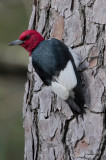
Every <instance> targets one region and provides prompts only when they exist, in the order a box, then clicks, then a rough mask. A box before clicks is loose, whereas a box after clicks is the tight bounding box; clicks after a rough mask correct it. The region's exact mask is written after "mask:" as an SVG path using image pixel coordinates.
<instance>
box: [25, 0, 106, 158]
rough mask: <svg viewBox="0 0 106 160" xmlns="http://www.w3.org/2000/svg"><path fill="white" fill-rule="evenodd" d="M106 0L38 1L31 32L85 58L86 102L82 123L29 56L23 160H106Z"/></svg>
mask: <svg viewBox="0 0 106 160" xmlns="http://www.w3.org/2000/svg"><path fill="white" fill-rule="evenodd" d="M105 6H106V1H105V0H34V1H33V11H32V15H31V18H30V22H29V27H28V29H31V28H33V29H35V30H37V31H38V32H40V33H41V34H42V35H43V36H44V37H45V39H48V38H51V37H55V38H57V39H59V40H61V41H62V42H64V43H65V44H66V45H67V46H70V47H72V48H73V50H74V51H75V52H76V53H77V54H79V55H81V57H82V63H81V64H80V68H79V71H80V72H81V73H82V74H83V79H82V84H83V89H84V95H85V99H86V114H85V115H84V120H82V119H81V118H80V117H79V124H78V123H77V121H76V119H75V118H73V114H72V112H71V110H70V108H69V106H68V105H67V104H66V103H65V102H64V101H63V100H61V99H60V98H58V97H57V96H56V95H55V94H54V93H52V92H51V90H50V89H49V88H48V87H47V86H44V84H43V82H42V81H41V80H40V78H39V76H38V75H37V74H36V73H35V71H34V69H33V67H32V64H31V58H29V65H28V80H27V83H26V85H25V95H24V106H23V117H24V128H25V155H24V159H25V160H105V159H106V49H105V44H106V33H105V29H106V12H105V10H106V8H105Z"/></svg>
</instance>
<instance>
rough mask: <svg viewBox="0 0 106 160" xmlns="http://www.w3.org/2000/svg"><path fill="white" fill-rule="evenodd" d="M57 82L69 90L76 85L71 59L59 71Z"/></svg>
mask: <svg viewBox="0 0 106 160" xmlns="http://www.w3.org/2000/svg"><path fill="white" fill-rule="evenodd" d="M57 82H58V83H60V84H62V85H63V86H65V87H66V88H67V89H68V90H69V91H70V90H72V89H73V88H74V87H75V86H76V85H77V78H76V75H75V72H74V68H73V66H72V63H71V61H69V62H68V63H67V65H66V68H65V69H64V70H62V71H61V72H60V74H59V77H58V78H57Z"/></svg>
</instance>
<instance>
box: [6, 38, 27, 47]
mask: <svg viewBox="0 0 106 160" xmlns="http://www.w3.org/2000/svg"><path fill="white" fill-rule="evenodd" d="M22 43H24V41H22V40H20V39H17V40H15V41H12V42H11V43H10V44H9V46H12V45H18V44H22Z"/></svg>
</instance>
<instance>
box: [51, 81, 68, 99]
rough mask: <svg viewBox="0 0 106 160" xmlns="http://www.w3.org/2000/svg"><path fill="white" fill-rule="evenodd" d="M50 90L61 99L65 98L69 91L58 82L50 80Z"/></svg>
mask: <svg viewBox="0 0 106 160" xmlns="http://www.w3.org/2000/svg"><path fill="white" fill-rule="evenodd" d="M50 88H51V90H52V91H53V92H54V93H56V94H57V96H59V97H60V98H61V99H63V100H66V99H68V97H69V91H68V90H67V89H66V88H65V87H64V86H63V85H61V84H59V83H58V82H52V84H51V86H50Z"/></svg>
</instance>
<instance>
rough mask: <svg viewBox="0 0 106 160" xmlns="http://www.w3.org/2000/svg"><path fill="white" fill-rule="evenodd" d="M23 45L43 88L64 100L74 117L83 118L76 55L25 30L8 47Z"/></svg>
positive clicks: (38, 34) (60, 44)
mask: <svg viewBox="0 0 106 160" xmlns="http://www.w3.org/2000/svg"><path fill="white" fill-rule="evenodd" d="M16 44H19V45H21V46H23V47H24V48H25V49H26V50H27V51H28V52H29V55H30V56H31V57H32V64H33V67H34V69H35V71H36V72H37V74H38V75H39V77H40V78H41V80H42V81H43V82H44V84H45V85H47V86H49V87H50V88H51V90H52V91H53V92H54V93H56V94H57V96H59V97H60V98H61V99H63V100H64V101H66V102H67V103H68V105H69V106H70V108H71V110H72V112H73V113H74V114H75V115H79V114H80V115H83V113H85V110H84V103H85V102H84V96H83V92H82V86H81V83H80V78H79V73H78V71H77V66H78V56H77V55H75V54H74V53H73V51H72V49H69V48H68V47H67V46H66V45H65V44H64V43H62V42H61V41H59V40H57V39H55V38H51V39H49V40H45V39H44V38H43V37H42V36H41V34H40V33H38V32H37V31H35V30H26V31H24V32H23V33H22V34H21V35H20V37H19V39H18V40H15V41H13V42H11V43H10V44H9V45H16Z"/></svg>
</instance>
